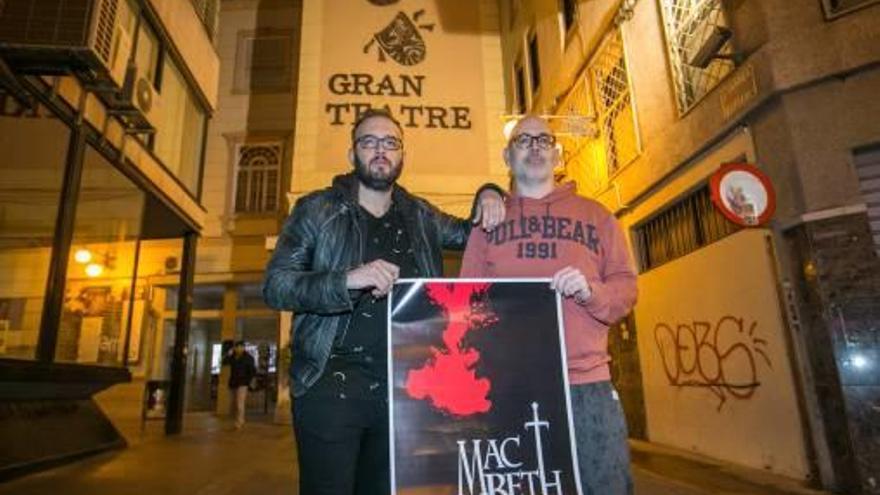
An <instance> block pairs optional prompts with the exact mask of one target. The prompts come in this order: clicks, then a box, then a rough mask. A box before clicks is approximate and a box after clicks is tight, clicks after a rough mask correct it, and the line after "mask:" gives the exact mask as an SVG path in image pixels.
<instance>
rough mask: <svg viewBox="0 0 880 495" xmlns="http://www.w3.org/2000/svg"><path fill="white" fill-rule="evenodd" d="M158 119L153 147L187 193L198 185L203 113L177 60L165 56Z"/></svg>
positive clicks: (203, 124)
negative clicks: (173, 60)
mask: <svg viewBox="0 0 880 495" xmlns="http://www.w3.org/2000/svg"><path fill="white" fill-rule="evenodd" d="M161 80H162V83H161V89H160V94H161V108H162V111H161V113H160V115H161V119H160V122H159V124H158V126H157V127H158V129H157V130H156V135H155V142H154V148H153V151H154V152H155V153H156V156H157V157H158V158H159V159H160V160H161V161H162V163H163V164H164V165H165V168H167V169H168V171H170V172H171V173H172V174H173V175H174V176H175V177H177V178H178V179H179V180H180V182H181V183H182V184H183V185H184V187H186V188H187V189H188V190H189V191H190V193H193V194H195V193H196V191H197V188H198V182H199V179H200V177H199V173H200V164H201V159H202V143H203V140H204V138H205V136H204V134H205V113H204V112H203V111H202V109H201V107H200V106H199V104H198V102H197V101H196V99H195V96H194V95H193V93H192V91H191V90H190V89H189V86H188V85H187V82H186V79H184V77H183V75H182V74H181V72H180V70H179V69H178V68H177V66H176V64H175V63H174V62H172V61H171V60H170V58H169V57H165V60H164V62H163V64H162V75H161Z"/></svg>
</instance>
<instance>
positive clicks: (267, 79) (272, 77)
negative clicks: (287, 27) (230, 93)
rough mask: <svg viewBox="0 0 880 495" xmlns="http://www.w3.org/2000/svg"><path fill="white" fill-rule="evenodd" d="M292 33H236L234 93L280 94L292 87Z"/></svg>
mask: <svg viewBox="0 0 880 495" xmlns="http://www.w3.org/2000/svg"><path fill="white" fill-rule="evenodd" d="M291 39H292V38H291V33H290V32H288V31H273V30H260V31H257V32H254V31H245V32H241V33H239V35H238V51H237V53H236V60H235V86H234V92H236V93H273V92H274V93H279V92H280V93H283V92H288V91H290V90H291V70H290V67H291V58H292V54H291Z"/></svg>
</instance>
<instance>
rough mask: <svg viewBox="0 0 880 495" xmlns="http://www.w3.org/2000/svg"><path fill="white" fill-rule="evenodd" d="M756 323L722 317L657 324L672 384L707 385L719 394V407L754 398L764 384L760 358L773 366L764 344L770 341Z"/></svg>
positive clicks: (656, 333) (662, 356)
mask: <svg viewBox="0 0 880 495" xmlns="http://www.w3.org/2000/svg"><path fill="white" fill-rule="evenodd" d="M757 327H758V322H757V321H753V322H751V324H747V322H746V320H744V319H743V318H737V317H735V316H730V315H727V316H723V317H721V318H720V319H719V320H718V321H717V322H716V323H715V324H712V323H711V322H709V321H692V322H689V323H678V324H676V325H674V326H673V325H671V324H669V323H665V322H660V323H657V325H656V326H655V327H654V341H655V342H656V343H657V350H658V351H660V359H661V361H662V362H663V370H664V371H665V372H666V377H667V378H668V379H669V384H670V385H672V386H673V387H696V388H705V389H707V390H709V391H710V392H711V393H712V394H714V395H715V396H716V397H717V398H718V410H719V411H720V410H721V408H722V407H724V404H725V403H726V402H727V399H728V398H730V397H733V398H734V399H750V398H752V396H754V395H755V391H756V390H757V389H758V387H760V386H761V381H760V377H759V372H758V369H759V368H758V363H757V361H758V360H757V359H756V357H757V358H760V360H761V361H763V362H764V363H765V364H766V365H767V367H768V368H771V369H772V368H773V365H772V363H771V362H770V358H769V357H768V356H767V353H766V352H765V349H766V347H767V341H766V340H764V339H762V338H760V337H759V336H757V335H756V330H757Z"/></svg>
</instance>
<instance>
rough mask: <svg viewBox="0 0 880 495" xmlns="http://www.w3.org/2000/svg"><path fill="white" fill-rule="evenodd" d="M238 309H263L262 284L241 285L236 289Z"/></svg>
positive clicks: (264, 304)
mask: <svg viewBox="0 0 880 495" xmlns="http://www.w3.org/2000/svg"><path fill="white" fill-rule="evenodd" d="M238 309H265V310H268V309H269V307H268V306H266V302H265V301H264V300H263V284H259V283H258V284H242V285H240V286H239V287H238Z"/></svg>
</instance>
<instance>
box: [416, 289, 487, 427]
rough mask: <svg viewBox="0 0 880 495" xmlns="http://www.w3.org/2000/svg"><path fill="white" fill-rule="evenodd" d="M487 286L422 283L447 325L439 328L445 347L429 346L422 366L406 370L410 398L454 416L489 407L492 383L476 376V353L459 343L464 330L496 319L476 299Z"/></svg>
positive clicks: (463, 335)
mask: <svg viewBox="0 0 880 495" xmlns="http://www.w3.org/2000/svg"><path fill="white" fill-rule="evenodd" d="M489 286H491V284H488V283H458V284H444V283H429V284H426V285H425V289H426V292H427V294H428V297H429V298H430V299H431V301H433V302H434V303H435V304H437V305H438V306H440V308H442V310H443V313H444V314H445V316H446V322H447V325H446V328H445V329H444V330H443V344H444V345H445V347H446V348H445V349H438V348H436V347H431V353H432V355H433V357H431V358H430V359H429V360H428V362H427V363H425V365H424V366H423V367H421V368H419V369H414V370H412V371H410V372H409V375H408V376H407V380H406V391H407V394H409V396H410V397H412V398H414V399H419V400H421V399H426V398H427V399H430V400H431V404H433V405H434V407H437V408H439V409H441V410H444V411H446V412H448V413H451V414H454V415H456V416H470V415H472V414H477V413H484V412H487V411H488V410H489V409H491V407H492V402H491V401H490V400H489V399H488V398H487V397H488V394H489V390H490V389H491V388H492V383H491V382H490V381H489V380H488V379H487V378H477V374H476V372H475V371H474V367H475V366H476V364H477V362H478V361H479V359H480V353H479V352H478V351H477V350H476V349H472V348H465V347H464V344H463V340H464V337H465V335H466V334H467V333H468V332H471V331H473V330H476V329H480V328H484V327H486V326H488V325H489V324H491V323H494V322H495V321H497V317H496V316H495V314H494V313H493V312H492V311H491V310H490V309H488V307H487V306H486V305H485V304H480V303H479V302H478V301H479V298H480V297H481V296H483V295H484V294H485V292H486V290H488V289H489Z"/></svg>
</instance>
